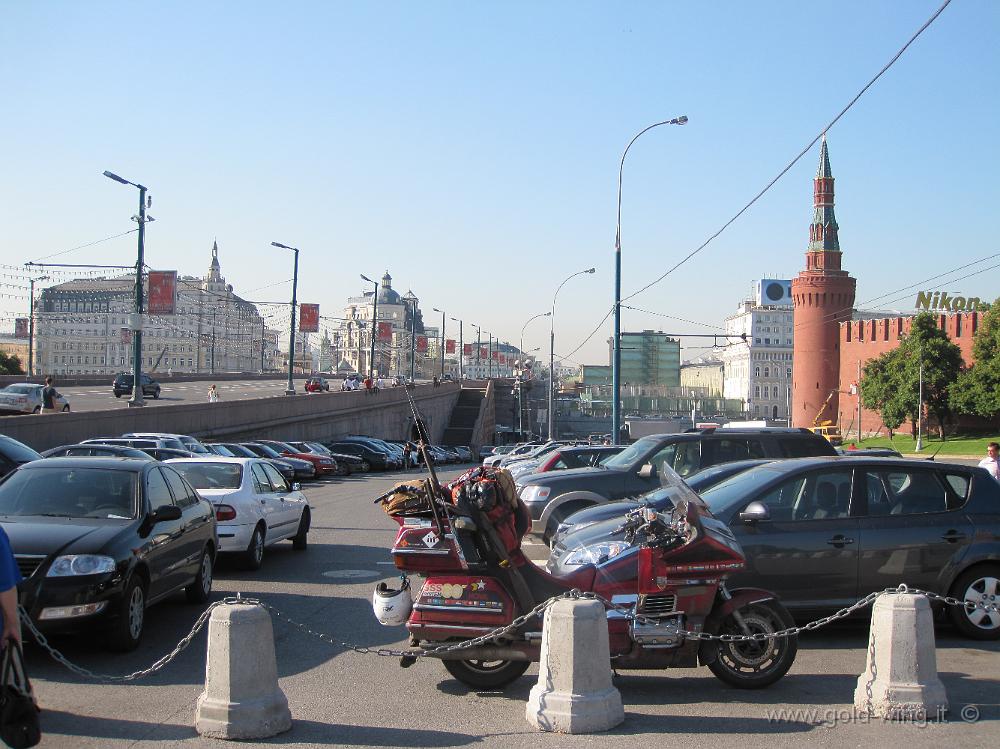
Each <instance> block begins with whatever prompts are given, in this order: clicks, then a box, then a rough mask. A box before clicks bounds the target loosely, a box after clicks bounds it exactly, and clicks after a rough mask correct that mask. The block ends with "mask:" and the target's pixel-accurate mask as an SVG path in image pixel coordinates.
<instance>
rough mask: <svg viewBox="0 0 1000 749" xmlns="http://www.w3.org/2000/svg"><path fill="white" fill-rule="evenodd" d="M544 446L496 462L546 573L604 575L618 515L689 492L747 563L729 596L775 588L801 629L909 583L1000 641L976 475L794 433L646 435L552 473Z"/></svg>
mask: <svg viewBox="0 0 1000 749" xmlns="http://www.w3.org/2000/svg"><path fill="white" fill-rule="evenodd" d="M540 449H543V448H538V447H535V448H527V449H524V448H522V450H523V452H522V453H521V454H520V455H518V454H517V452H518V451H517V450H512V451H510V452H509V453H508V454H507V457H505V458H501V459H500V464H501V465H505V467H507V468H508V469H509V470H511V472H512V473H513V474H515V481H516V484H517V487H518V492H519V496H520V498H521V500H522V501H523V502H524V504H525V505H526V507H527V509H528V511H529V513H530V515H531V518H532V526H531V530H530V532H531V533H532V534H534V535H535V536H537V537H541V538H542V539H544V540H546V541H547V542H549V543H550V545H551V546H552V549H551V552H550V554H549V558H548V562H547V565H548V569H549V571H550V572H551V573H553V574H556V575H569V574H572V573H574V572H576V571H578V570H579V569H580V568H581V566H582V565H589V564H592V565H595V566H597V568H598V574H600V569H601V566H602V565H604V564H606V563H608V562H610V561H611V560H613V559H614V558H615V557H616V556H618V555H619V554H622V553H626V552H627V551H628V549H629V544H627V543H625V542H624V539H623V534H622V531H621V529H620V527H621V519H622V517H623V516H624V515H625V513H626V512H628V511H629V510H633V509H635V508H637V507H647V508H649V509H652V510H656V511H662V510H669V509H670V508H672V507H673V505H674V504H675V502H676V501H678V497H679V496H680V494H681V493H680V492H679V491H678V489H677V487H678V485H679V484H680V483H681V482H686V484H687V485H688V487H690V488H693V489H695V491H696V492H698V494H699V496H700V498H701V500H702V502H703V506H702V508H701V509H702V511H703V512H705V513H709V514H711V515H713V516H714V517H716V518H718V519H719V520H721V521H722V522H723V523H725V524H726V525H727V526H728V527H729V529H730V530H731V532H732V535H733V537H734V539H735V541H737V542H738V543H739V544H740V546H741V547H742V548H743V550H744V552H745V554H746V557H747V565H746V568H745V569H744V570H741V571H739V572H736V573H734V574H733V575H732V577H731V584H732V585H733V586H734V587H740V586H752V587H759V588H764V589H766V590H770V591H773V592H774V593H776V594H778V596H779V597H780V599H781V601H782V603H783V604H784V605H785V606H786V607H787V608H788V609H789V610H790V611H791V612H792V613H793V614H794V615H796V616H797V617H798V618H800V619H806V620H808V618H810V617H812V616H815V615H821V614H827V613H830V612H832V611H835V610H837V609H840V608H842V607H845V606H848V605H850V604H851V603H853V602H854V601H856V600H858V599H860V598H863V597H864V596H866V595H868V594H869V593H872V592H875V591H879V590H882V589H885V588H895V587H897V586H898V585H900V584H901V583H905V584H906V585H909V586H911V587H915V588H919V589H922V590H927V591H931V592H934V593H937V594H939V595H947V596H954V597H955V598H957V599H958V600H961V601H965V602H966V605H965V607H962V606H950V607H948V608H947V618H948V619H950V621H951V622H952V624H953V625H954V627H955V628H956V629H957V630H958V631H959V632H961V633H962V634H964V635H965V636H967V637H970V638H973V639H981V640H995V639H1000V613H998V612H997V611H996V610H995V609H990V608H983V606H987V607H988V606H995V605H996V604H998V603H1000V484H998V483H997V481H996V480H995V479H994V478H993V477H992V476H991V475H990V474H989V473H988V472H987V471H986V470H984V469H982V468H978V467H975V466H969V465H962V464H949V463H946V462H941V461H936V460H914V459H906V458H901V457H894V456H891V455H881V454H877V452H876V451H862V450H850V449H845V450H843V451H840V452H838V451H836V450H835V449H834V448H833V446H832V445H831V444H830V443H829V442H828V441H827V440H825V439H823V438H822V437H820V436H819V435H815V434H812V433H810V432H809V431H808V430H797V429H701V430H690V431H689V432H687V433H681V434H670V435H650V436H648V437H643V438H642V439H640V440H638V441H636V442H634V443H633V444H631V445H629V446H628V447H627V448H625V449H624V450H621V451H620V452H618V453H617V454H615V455H611V456H608V457H605V458H603V459H602V460H601V461H600V462H599V463H598V464H596V465H594V466H592V467H583V468H575V469H569V470H562V471H556V472H553V471H540V470H539V465H541V464H540V463H538V460H537V458H534V459H532V458H530V457H528V456H530V455H531V452H532V450H535V451H538V450H540ZM548 449H549V450H550V451H554V452H553V453H552V454H558V453H559V452H560V451H564V450H575V449H580V448H575V447H574V448H552V447H551V446H550V447H549V448H548ZM584 449H585V448H584ZM897 455H898V454H897ZM533 460H534V462H535V464H534V466H533V465H532V461H533ZM942 613H944V611H943V610H942Z"/></svg>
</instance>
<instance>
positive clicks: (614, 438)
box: [611, 115, 688, 445]
mask: <svg viewBox="0 0 1000 749" xmlns="http://www.w3.org/2000/svg"><path fill="white" fill-rule="evenodd" d="M687 121H688V118H687V117H686V116H683V115H682V116H680V117H674V118H673V119H672V120H663V121H662V122H654V123H653V124H652V125H650V126H649V127H647V128H644V129H643V130H640V131H639V132H638V133H636V135H635V137H634V138H632V140H630V141H629V142H628V145H627V146H625V151H624V152H623V153H622V159H621V162H620V163H619V165H618V223H617V225H616V227H615V309H614V313H615V329H614V355H613V356H612V357H611V397H612V399H613V400H612V403H611V443H612V444H614V445H620V444H621V425H622V414H621V404H620V396H621V368H622V242H621V237H622V172H623V171H624V169H625V157H626V156H627V155H628V151H629V149H630V148H631V147H632V144H633V143H635V142H636V140H638V139H639V136H640V135H642V134H643V133H645V132H647V131H649V130H652V129H653V128H654V127H659V126H660V125H684V124H685V123H687Z"/></svg>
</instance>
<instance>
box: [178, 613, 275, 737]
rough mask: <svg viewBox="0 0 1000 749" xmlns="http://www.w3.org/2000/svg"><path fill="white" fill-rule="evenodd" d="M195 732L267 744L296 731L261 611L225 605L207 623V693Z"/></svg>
mask: <svg viewBox="0 0 1000 749" xmlns="http://www.w3.org/2000/svg"><path fill="white" fill-rule="evenodd" d="M194 727H195V730H197V731H198V733H200V734H201V735H202V736H208V737H209V738H213V739H237V740H238V739H263V738H268V737H270V736H276V735H277V734H279V733H282V732H284V731H287V730H288V729H289V728H291V727H292V714H291V712H290V711H289V710H288V700H287V699H286V698H285V695H284V693H283V692H282V691H281V688H280V687H279V686H278V665H277V662H276V661H275V657H274V632H273V630H272V629H271V617H270V616H269V615H268V613H267V612H266V611H265V610H264V609H262V608H261V607H260V606H247V605H243V604H235V605H228V604H227V605H222V606H218V607H216V609H215V610H214V611H212V616H211V618H210V619H209V621H208V657H207V659H206V661H205V691H204V692H202V693H201V696H200V697H198V707H197V710H196V711H195V723H194Z"/></svg>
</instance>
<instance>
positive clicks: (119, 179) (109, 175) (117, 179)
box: [104, 169, 132, 185]
mask: <svg viewBox="0 0 1000 749" xmlns="http://www.w3.org/2000/svg"><path fill="white" fill-rule="evenodd" d="M104 176H105V177H107V178H108V179H113V180H114V181H115V182H121V183H122V184H123V185H131V184H132V183H131V182H129V181H128V180H127V179H123V178H122V177H119V176H118V175H117V174H115V173H114V172H109V171H108V170H106V169H105V170H104Z"/></svg>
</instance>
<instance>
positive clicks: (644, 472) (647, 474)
mask: <svg viewBox="0 0 1000 749" xmlns="http://www.w3.org/2000/svg"><path fill="white" fill-rule="evenodd" d="M655 475H656V466H654V465H653V464H652V463H646V464H645V465H644V466H643V467H642V468H640V469H639V478H643V479H651V478H653V477H654V476H655Z"/></svg>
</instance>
